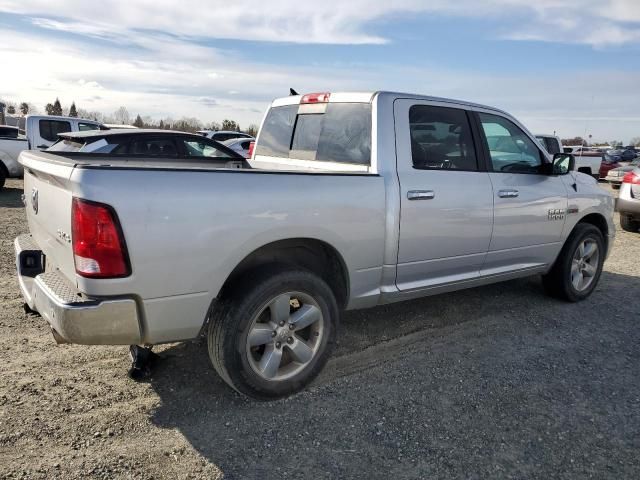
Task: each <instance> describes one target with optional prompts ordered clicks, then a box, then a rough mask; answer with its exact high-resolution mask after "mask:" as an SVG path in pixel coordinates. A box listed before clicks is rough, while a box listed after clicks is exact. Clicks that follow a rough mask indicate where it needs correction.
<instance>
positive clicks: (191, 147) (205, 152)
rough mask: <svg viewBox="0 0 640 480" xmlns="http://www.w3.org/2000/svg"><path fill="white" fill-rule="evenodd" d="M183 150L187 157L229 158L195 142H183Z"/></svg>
mask: <svg viewBox="0 0 640 480" xmlns="http://www.w3.org/2000/svg"><path fill="white" fill-rule="evenodd" d="M184 149H185V153H186V155H187V156H188V157H211V158H229V157H230V155H229V154H227V153H226V152H223V151H222V150H220V149H218V148H215V147H214V146H212V145H209V144H208V143H206V142H199V141H197V140H184Z"/></svg>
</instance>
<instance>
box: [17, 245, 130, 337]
mask: <svg viewBox="0 0 640 480" xmlns="http://www.w3.org/2000/svg"><path fill="white" fill-rule="evenodd" d="M14 249H15V253H16V268H17V272H18V283H19V284H20V291H21V292H22V296H23V297H24V300H25V303H26V304H27V305H29V307H30V308H31V309H32V310H35V311H36V312H38V313H40V315H42V317H43V318H44V319H45V320H46V321H47V322H48V323H49V325H50V326H51V329H52V330H53V333H54V337H55V338H56V341H57V342H59V343H65V342H67V343H79V344H84V345H132V344H139V343H141V342H142V335H141V329H140V318H139V313H138V307H137V305H136V302H135V300H133V299H131V298H111V297H110V298H89V297H87V296H86V295H83V294H82V293H81V292H79V291H78V290H77V289H76V288H75V286H74V285H72V284H71V283H70V282H69V281H68V280H67V279H66V278H65V277H64V276H63V275H62V274H61V273H60V272H59V271H58V270H52V271H49V272H43V268H42V265H43V261H42V258H43V255H42V251H41V250H40V249H39V248H38V246H37V245H36V244H35V242H34V241H33V239H32V237H31V236H30V235H21V236H19V237H17V238H16V239H15V241H14Z"/></svg>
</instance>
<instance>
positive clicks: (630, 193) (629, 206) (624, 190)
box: [617, 167, 640, 232]
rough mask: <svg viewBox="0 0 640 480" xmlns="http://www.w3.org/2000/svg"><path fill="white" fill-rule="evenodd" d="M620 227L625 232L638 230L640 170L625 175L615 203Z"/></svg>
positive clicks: (639, 225) (639, 217) (639, 219)
mask: <svg viewBox="0 0 640 480" xmlns="http://www.w3.org/2000/svg"><path fill="white" fill-rule="evenodd" d="M617 209H618V212H620V226H621V227H622V229H623V230H625V231H627V232H637V231H638V230H639V229H640V168H639V167H636V168H634V169H633V170H631V171H629V172H627V173H625V175H624V177H623V178H622V185H621V186H620V195H619V196H618V203H617Z"/></svg>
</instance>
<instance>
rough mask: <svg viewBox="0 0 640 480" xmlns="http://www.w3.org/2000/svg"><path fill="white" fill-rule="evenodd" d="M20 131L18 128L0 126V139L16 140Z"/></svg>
mask: <svg viewBox="0 0 640 480" xmlns="http://www.w3.org/2000/svg"><path fill="white" fill-rule="evenodd" d="M20 134H21V131H20V129H19V128H18V127H12V126H9V125H0V138H18V136H19V135H20Z"/></svg>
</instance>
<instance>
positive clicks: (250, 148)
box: [248, 142, 256, 158]
mask: <svg viewBox="0 0 640 480" xmlns="http://www.w3.org/2000/svg"><path fill="white" fill-rule="evenodd" d="M254 148H256V142H251V143H249V153H248V158H251V157H253V149H254Z"/></svg>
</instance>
